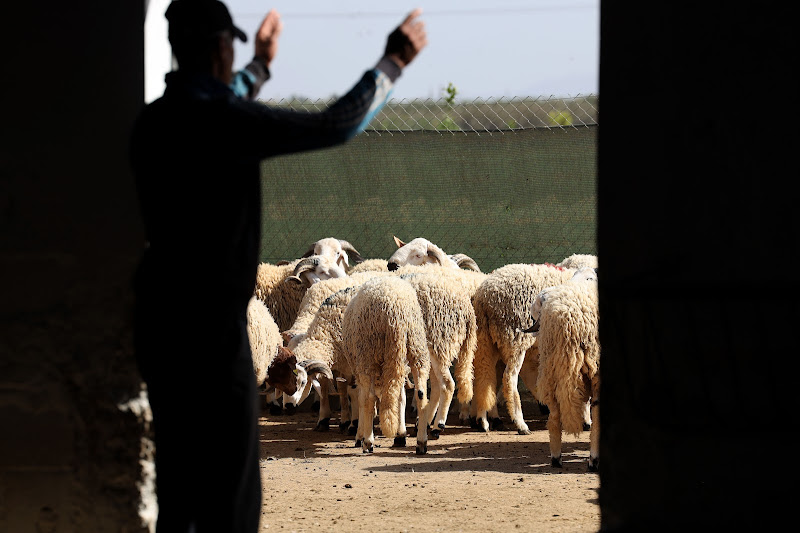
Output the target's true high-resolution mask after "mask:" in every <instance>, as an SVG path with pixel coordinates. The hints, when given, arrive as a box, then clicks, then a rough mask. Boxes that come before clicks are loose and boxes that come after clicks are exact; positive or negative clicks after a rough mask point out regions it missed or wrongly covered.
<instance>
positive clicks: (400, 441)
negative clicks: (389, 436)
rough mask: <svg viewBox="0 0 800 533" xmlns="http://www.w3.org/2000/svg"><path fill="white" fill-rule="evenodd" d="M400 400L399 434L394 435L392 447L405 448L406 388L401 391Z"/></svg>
mask: <svg viewBox="0 0 800 533" xmlns="http://www.w3.org/2000/svg"><path fill="white" fill-rule="evenodd" d="M397 401H398V402H399V409H400V416H399V422H398V424H397V435H395V437H394V443H392V448H404V447H405V445H406V389H405V387H403V389H402V390H401V391H400V397H399V398H398V399H397Z"/></svg>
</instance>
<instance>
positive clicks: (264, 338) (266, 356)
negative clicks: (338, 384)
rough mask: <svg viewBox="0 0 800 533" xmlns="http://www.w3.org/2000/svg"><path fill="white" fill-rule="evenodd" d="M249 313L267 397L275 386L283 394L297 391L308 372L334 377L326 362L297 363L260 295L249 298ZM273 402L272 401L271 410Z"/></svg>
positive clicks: (255, 367) (259, 374) (259, 379)
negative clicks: (285, 347)
mask: <svg viewBox="0 0 800 533" xmlns="http://www.w3.org/2000/svg"><path fill="white" fill-rule="evenodd" d="M246 316H247V338H248V341H249V343H250V352H251V355H252V359H253V372H254V374H255V380H256V386H257V387H260V386H261V385H262V384H264V383H266V384H267V398H268V401H269V399H270V395H271V394H272V392H273V390H275V389H277V390H279V391H281V392H282V393H284V394H295V393H296V391H297V390H298V389H302V388H303V387H304V386H305V385H306V382H307V381H308V379H309V376H313V375H316V374H317V373H322V374H324V375H325V376H326V377H327V376H330V377H331V378H332V377H333V374H332V373H331V370H330V368H329V366H328V365H326V364H325V363H323V362H321V361H319V360H315V359H312V358H308V359H307V360H305V361H302V362H300V363H298V362H297V359H296V357H295V356H294V355H292V354H291V353H290V352H288V351H287V350H285V349H284V347H283V340H282V339H281V335H280V332H279V331H278V325H277V324H276V323H275V321H274V320H273V319H272V315H270V312H269V310H268V309H267V306H266V305H264V303H263V302H262V301H261V300H259V299H258V298H257V297H255V296H253V297H251V298H250V301H249V302H248V304H247V315H246ZM274 405H275V404H274V403H273V402H270V410H271V411H272V412H274ZM278 407H279V406H278Z"/></svg>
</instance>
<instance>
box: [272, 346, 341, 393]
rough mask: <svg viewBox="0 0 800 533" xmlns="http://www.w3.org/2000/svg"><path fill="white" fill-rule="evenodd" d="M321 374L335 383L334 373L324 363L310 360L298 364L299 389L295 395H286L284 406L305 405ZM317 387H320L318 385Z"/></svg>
mask: <svg viewBox="0 0 800 533" xmlns="http://www.w3.org/2000/svg"><path fill="white" fill-rule="evenodd" d="M287 351H288V350H287ZM319 374H322V375H323V376H325V377H326V378H328V379H329V380H331V381H333V372H331V368H330V367H329V366H328V365H327V364H326V363H324V362H323V361H318V360H315V359H309V360H305V361H300V362H299V363H297V387H296V389H295V391H294V392H293V393H291V394H289V393H286V396H284V405H286V404H292V405H295V406H297V405H300V404H301V403H303V400H305V399H306V398H308V395H309V393H311V387H312V385H314V383H315V379H314V378H316V377H317V376H318V375H319ZM316 385H317V386H319V384H318V383H317V384H316Z"/></svg>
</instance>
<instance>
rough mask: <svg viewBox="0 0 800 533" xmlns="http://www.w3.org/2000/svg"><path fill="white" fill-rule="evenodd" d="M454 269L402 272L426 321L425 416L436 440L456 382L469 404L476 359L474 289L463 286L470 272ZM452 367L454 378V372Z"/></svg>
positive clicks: (443, 425)
mask: <svg viewBox="0 0 800 533" xmlns="http://www.w3.org/2000/svg"><path fill="white" fill-rule="evenodd" d="M451 272H455V271H454V270H453V269H450V268H441V267H433V268H422V269H419V272H411V273H406V274H402V275H400V277H401V278H402V279H404V280H406V281H408V282H409V283H410V284H411V286H412V287H413V288H414V290H415V291H416V293H417V301H418V302H419V305H420V308H421V310H422V315H423V319H424V322H425V335H426V338H427V343H428V349H429V351H430V361H431V373H430V381H431V386H430V389H431V394H430V402H429V404H428V411H427V412H426V413H424V414H423V416H422V417H421V418H422V420H423V421H424V422H425V423H426V424H428V425H431V426H432V427H433V429H432V431H431V437H432V438H434V439H436V438H438V437H439V434H440V432H441V431H443V430H444V429H445V424H446V421H447V416H448V412H449V410H450V403H451V402H452V399H453V394H454V392H455V384H456V382H457V383H458V400H459V402H460V403H461V405H468V404H469V402H470V401H471V400H472V388H473V376H474V369H473V359H474V357H475V348H476V346H477V331H476V330H477V326H476V323H475V310H474V309H473V307H472V298H471V296H472V290H471V289H467V290H465V288H464V284H465V278H466V276H464V277H462V276H459V275H457V274H450V273H451ZM465 272H466V271H465ZM467 285H468V283H467ZM451 365H452V366H453V371H454V374H455V381H454V380H453V377H452V376H451V375H450V366H451Z"/></svg>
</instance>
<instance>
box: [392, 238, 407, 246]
mask: <svg viewBox="0 0 800 533" xmlns="http://www.w3.org/2000/svg"><path fill="white" fill-rule="evenodd" d="M392 236H393V237H394V243H395V244H396V245H397V247H398V248H402V247H403V246H405V245H406V243H404V242H403V241H401V240H400V239H398V238H397V237H395V236H394V235H392Z"/></svg>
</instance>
